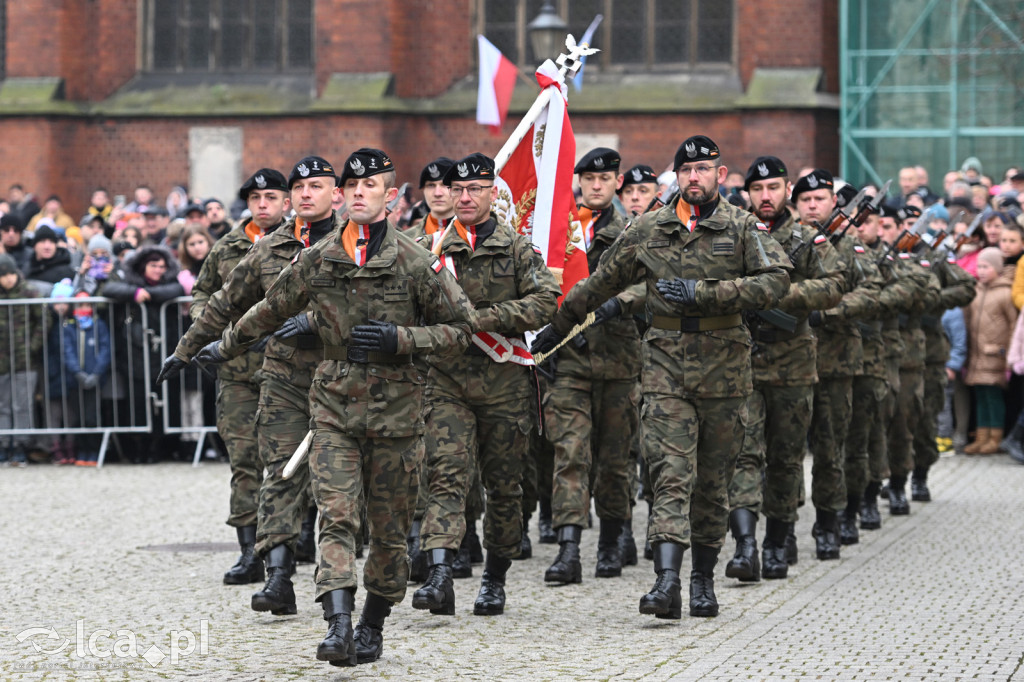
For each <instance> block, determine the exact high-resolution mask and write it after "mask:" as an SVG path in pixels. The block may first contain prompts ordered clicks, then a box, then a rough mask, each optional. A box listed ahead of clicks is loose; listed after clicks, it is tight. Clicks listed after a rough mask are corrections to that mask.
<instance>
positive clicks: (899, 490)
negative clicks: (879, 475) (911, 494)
mask: <svg viewBox="0 0 1024 682" xmlns="http://www.w3.org/2000/svg"><path fill="white" fill-rule="evenodd" d="M906 487H907V477H906V476H890V477H889V513H890V514H892V515H893V516H906V515H907V514H909V513H910V503H909V502H907V491H906Z"/></svg>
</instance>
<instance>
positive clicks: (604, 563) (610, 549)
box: [594, 519, 623, 578]
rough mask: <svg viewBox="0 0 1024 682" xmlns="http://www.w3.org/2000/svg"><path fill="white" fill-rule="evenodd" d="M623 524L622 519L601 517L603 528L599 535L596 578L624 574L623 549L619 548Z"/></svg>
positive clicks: (615, 576) (614, 576) (616, 576)
mask: <svg viewBox="0 0 1024 682" xmlns="http://www.w3.org/2000/svg"><path fill="white" fill-rule="evenodd" d="M622 524H623V521H622V520H621V519H601V529H600V531H599V532H598V537H597V568H596V569H595V570H594V577H595V578H618V577H619V576H620V575H622V551H621V550H620V549H619V536H620V535H622Z"/></svg>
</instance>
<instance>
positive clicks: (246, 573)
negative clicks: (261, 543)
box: [224, 526, 265, 585]
mask: <svg viewBox="0 0 1024 682" xmlns="http://www.w3.org/2000/svg"><path fill="white" fill-rule="evenodd" d="M235 532H236V533H237V534H238V546H239V547H240V548H241V549H242V555H241V556H240V557H238V561H236V562H235V565H234V566H232V567H231V568H230V569H228V572H227V573H225V574H224V584H225V585H247V584H249V583H261V582H263V581H264V580H265V575H264V573H263V562H262V561H260V558H259V557H258V556H256V526H241V527H239V528H236V529H235Z"/></svg>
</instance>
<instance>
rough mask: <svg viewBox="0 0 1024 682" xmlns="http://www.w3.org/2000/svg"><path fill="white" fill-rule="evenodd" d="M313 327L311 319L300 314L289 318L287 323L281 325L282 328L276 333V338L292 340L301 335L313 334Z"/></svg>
mask: <svg viewBox="0 0 1024 682" xmlns="http://www.w3.org/2000/svg"><path fill="white" fill-rule="evenodd" d="M312 333H313V327H312V326H310V324H309V318H308V317H306V313H300V314H298V315H296V316H295V317H289V318H288V319H287V320H285V323H284V324H282V325H281V328H280V329H278V330H277V331H276V332H274V336H276V337H277V338H279V339H290V338H291V337H293V336H298V335H299V334H312Z"/></svg>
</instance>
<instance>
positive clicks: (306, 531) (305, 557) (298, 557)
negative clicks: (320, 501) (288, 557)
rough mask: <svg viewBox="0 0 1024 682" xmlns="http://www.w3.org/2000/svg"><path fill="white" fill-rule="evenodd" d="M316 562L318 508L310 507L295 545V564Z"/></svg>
mask: <svg viewBox="0 0 1024 682" xmlns="http://www.w3.org/2000/svg"><path fill="white" fill-rule="evenodd" d="M315 561H316V506H313V507H310V508H309V510H308V511H307V512H306V518H304V519H303V520H302V530H301V531H299V541H298V542H297V543H295V562H296V563H299V564H311V563H313V562H315Z"/></svg>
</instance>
